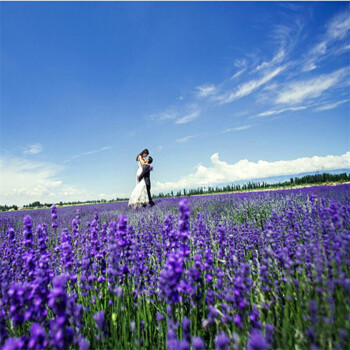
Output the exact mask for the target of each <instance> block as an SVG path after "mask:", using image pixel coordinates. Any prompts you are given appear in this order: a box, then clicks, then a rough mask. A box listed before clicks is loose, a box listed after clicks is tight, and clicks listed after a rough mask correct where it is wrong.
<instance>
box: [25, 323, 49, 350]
mask: <svg viewBox="0 0 350 350" xmlns="http://www.w3.org/2000/svg"><path fill="white" fill-rule="evenodd" d="M30 332H31V333H32V335H31V337H30V339H29V342H28V348H29V349H38V350H41V349H45V348H46V346H47V340H46V333H45V329H44V328H43V327H41V326H40V325H38V324H37V323H33V324H32V326H31V327H30Z"/></svg>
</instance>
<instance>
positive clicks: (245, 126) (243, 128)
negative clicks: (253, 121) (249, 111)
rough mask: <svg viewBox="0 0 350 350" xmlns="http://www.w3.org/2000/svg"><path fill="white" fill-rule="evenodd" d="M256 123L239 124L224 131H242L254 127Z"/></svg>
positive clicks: (224, 132)
mask: <svg viewBox="0 0 350 350" xmlns="http://www.w3.org/2000/svg"><path fill="white" fill-rule="evenodd" d="M253 126H254V125H241V126H237V127H235V128H228V129H225V130H224V131H223V132H222V133H223V134H226V133H228V132H231V131H242V130H247V129H250V128H252V127H253Z"/></svg>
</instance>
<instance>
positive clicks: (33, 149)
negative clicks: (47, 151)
mask: <svg viewBox="0 0 350 350" xmlns="http://www.w3.org/2000/svg"><path fill="white" fill-rule="evenodd" d="M42 150H43V148H42V146H41V144H40V143H36V144H33V145H30V146H28V147H26V148H25V149H24V150H23V154H37V153H40V152H41V151H42Z"/></svg>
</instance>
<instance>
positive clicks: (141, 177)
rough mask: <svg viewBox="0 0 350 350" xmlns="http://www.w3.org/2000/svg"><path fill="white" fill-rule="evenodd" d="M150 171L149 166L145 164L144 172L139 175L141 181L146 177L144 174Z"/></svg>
mask: <svg viewBox="0 0 350 350" xmlns="http://www.w3.org/2000/svg"><path fill="white" fill-rule="evenodd" d="M148 172H149V166H144V167H143V168H142V173H141V174H140V176H139V182H140V181H141V180H142V179H143V178H144V176H145V175H146V174H147V173H148Z"/></svg>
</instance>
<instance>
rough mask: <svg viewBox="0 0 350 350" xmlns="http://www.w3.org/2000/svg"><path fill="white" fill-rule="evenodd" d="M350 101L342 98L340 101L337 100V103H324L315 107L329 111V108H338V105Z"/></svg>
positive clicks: (316, 109)
mask: <svg viewBox="0 0 350 350" xmlns="http://www.w3.org/2000/svg"><path fill="white" fill-rule="evenodd" d="M349 101H350V100H349V99H347V100H341V101H338V102H335V103H330V104H326V105H323V106H320V107H317V108H315V111H317V112H321V111H327V110H329V109H334V108H337V107H338V106H340V105H342V104H344V103H347V102H349Z"/></svg>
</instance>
